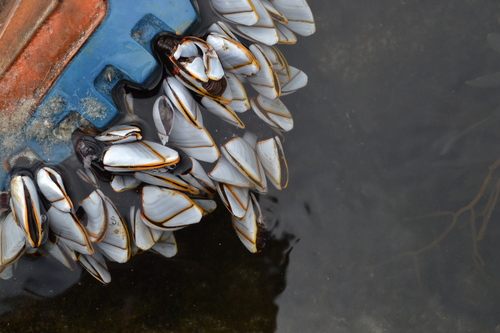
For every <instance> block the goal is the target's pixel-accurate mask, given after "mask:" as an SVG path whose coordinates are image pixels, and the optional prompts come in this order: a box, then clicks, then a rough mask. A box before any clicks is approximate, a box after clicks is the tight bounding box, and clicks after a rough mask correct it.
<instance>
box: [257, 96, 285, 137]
mask: <svg viewBox="0 0 500 333" xmlns="http://www.w3.org/2000/svg"><path fill="white" fill-rule="evenodd" d="M250 103H251V104H252V109H253V110H254V112H255V113H256V114H257V116H259V118H260V119H262V120H263V121H265V122H266V123H267V124H268V125H270V126H272V127H274V128H276V129H278V130H280V131H284V132H288V131H290V130H291V129H292V128H293V118H292V115H291V114H290V111H288V108H287V107H286V106H285V104H283V102H281V100H280V99H279V98H276V99H270V98H267V97H266V96H264V95H258V96H257V97H254V98H252V99H251V101H250Z"/></svg>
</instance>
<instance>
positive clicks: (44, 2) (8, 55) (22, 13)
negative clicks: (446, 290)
mask: <svg viewBox="0 0 500 333" xmlns="http://www.w3.org/2000/svg"><path fill="white" fill-rule="evenodd" d="M58 4H59V1H57V0H8V1H6V2H5V4H4V6H3V7H2V8H0V22H1V23H0V24H1V26H0V75H2V73H3V72H4V71H5V70H6V69H7V68H8V67H9V65H10V64H11V63H12V62H13V61H14V60H15V59H16V57H17V56H18V55H19V53H20V52H21V51H22V49H23V48H24V47H25V46H26V44H27V43H28V42H29V41H30V39H31V37H33V34H34V33H35V32H36V31H37V30H38V28H39V27H40V26H41V25H42V24H43V22H44V21H45V20H46V19H47V17H48V16H49V15H50V14H52V13H53V12H54V10H55V9H56V7H57V5H58Z"/></svg>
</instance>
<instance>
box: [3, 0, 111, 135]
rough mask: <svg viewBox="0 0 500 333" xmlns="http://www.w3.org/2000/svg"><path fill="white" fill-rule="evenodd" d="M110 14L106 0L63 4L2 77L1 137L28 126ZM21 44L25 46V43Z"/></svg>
mask: <svg viewBox="0 0 500 333" xmlns="http://www.w3.org/2000/svg"><path fill="white" fill-rule="evenodd" d="M24 1H25V0H23V2H24ZM35 1H38V0H35ZM107 10H108V2H107V1H106V0H85V1H81V0H65V1H62V2H59V4H58V6H57V7H56V8H55V10H54V11H53V12H52V13H51V14H50V15H49V16H48V18H47V19H46V20H45V21H44V22H43V24H41V25H40V27H39V28H38V30H37V31H36V33H35V34H34V35H33V37H32V38H31V40H30V41H29V42H28V44H27V45H26V46H25V48H24V49H23V50H22V52H21V53H20V54H19V56H18V57H17V58H16V59H15V60H14V61H13V62H12V64H11V65H10V67H9V68H8V69H7V70H6V71H5V72H4V73H3V74H2V75H1V76H0V119H1V121H0V133H4V134H5V133H12V132H14V131H18V130H19V129H21V128H22V127H23V126H24V125H25V124H26V121H27V120H28V119H29V118H30V117H31V115H32V114H33V112H34V111H35V109H36V107H37V106H38V104H39V103H40V101H41V100H42V98H43V97H44V96H45V95H46V94H47V92H48V91H49V90H50V88H51V87H52V85H53V84H54V82H55V81H56V80H57V78H58V77H59V76H60V75H61V73H62V72H63V70H64V68H65V67H66V66H67V65H68V63H69V62H70V61H71V59H72V58H73V57H74V56H75V54H76V53H77V52H78V50H79V49H80V48H81V47H82V45H83V44H84V43H85V41H86V40H87V39H88V38H89V37H90V36H91V35H92V33H93V32H94V31H95V29H96V28H97V27H98V26H99V24H100V23H101V22H102V21H103V19H104V18H105V17H106V13H107ZM16 15H17V13H16ZM8 29H10V28H9V27H7V30H8ZM4 35H5V34H4ZM0 37H3V36H0ZM2 39H3V38H2ZM17 43H20V44H22V43H23V41H22V39H20V40H19V41H17Z"/></svg>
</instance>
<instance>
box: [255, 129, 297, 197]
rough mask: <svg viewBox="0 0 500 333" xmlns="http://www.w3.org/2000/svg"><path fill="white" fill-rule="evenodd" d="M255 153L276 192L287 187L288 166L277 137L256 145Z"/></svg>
mask: <svg viewBox="0 0 500 333" xmlns="http://www.w3.org/2000/svg"><path fill="white" fill-rule="evenodd" d="M255 151H256V152H257V156H258V157H259V160H260V163H261V164H262V166H263V167H264V170H265V172H266V175H267V177H268V179H269V181H270V182H271V183H272V184H273V185H274V187H276V188H277V189H278V190H281V189H283V188H285V187H287V185H288V177H289V176H288V164H287V162H286V158H285V152H284V151H283V146H282V145H281V141H280V139H279V137H278V136H275V137H274V138H271V139H267V140H262V141H259V142H258V143H257V146H256V149H255Z"/></svg>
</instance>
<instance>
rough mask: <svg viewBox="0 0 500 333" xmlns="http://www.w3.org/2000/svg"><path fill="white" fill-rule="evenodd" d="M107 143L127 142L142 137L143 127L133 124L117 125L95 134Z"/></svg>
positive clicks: (98, 138)
mask: <svg viewBox="0 0 500 333" xmlns="http://www.w3.org/2000/svg"><path fill="white" fill-rule="evenodd" d="M95 138H96V140H99V141H102V142H107V143H127V142H133V141H137V140H141V139H142V135H141V129H140V128H139V127H137V126H133V125H117V126H113V127H111V128H110V129H108V130H106V131H104V132H102V133H101V134H99V135H96V136H95Z"/></svg>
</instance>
